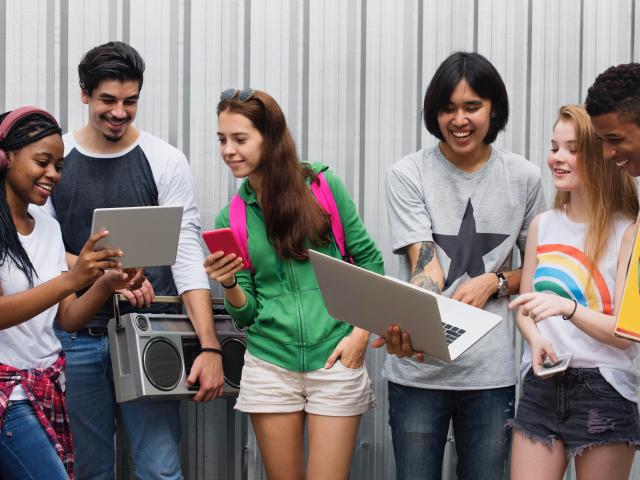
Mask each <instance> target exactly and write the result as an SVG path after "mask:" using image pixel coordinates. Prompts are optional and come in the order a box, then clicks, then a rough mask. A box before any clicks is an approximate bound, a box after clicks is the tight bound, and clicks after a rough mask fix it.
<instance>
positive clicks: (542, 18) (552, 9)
mask: <svg viewBox="0 0 640 480" xmlns="http://www.w3.org/2000/svg"><path fill="white" fill-rule="evenodd" d="M580 8H581V2H580V1H579V0H568V1H566V2H554V1H553V0H551V1H540V2H538V1H534V2H532V12H531V15H532V32H531V45H530V48H531V72H530V75H531V98H532V101H531V105H530V108H531V110H530V111H529V112H528V115H529V122H530V125H531V127H530V132H529V142H530V152H529V160H531V161H532V162H533V163H535V164H537V165H539V166H540V167H541V171H542V178H543V182H544V186H545V193H546V196H547V199H548V201H550V200H551V198H552V195H553V181H552V179H551V175H550V173H549V169H548V168H546V156H547V152H548V149H549V138H550V137H551V129H552V126H553V122H554V121H555V118H556V116H557V112H558V107H559V106H560V105H563V104H565V103H579V102H580V92H578V89H577V86H578V80H579V65H580V56H581V54H582V53H581V52H580V51H579V46H580V23H579V20H580V15H579V14H578V13H577V12H579V11H580Z"/></svg>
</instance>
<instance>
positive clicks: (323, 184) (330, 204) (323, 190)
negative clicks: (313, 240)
mask: <svg viewBox="0 0 640 480" xmlns="http://www.w3.org/2000/svg"><path fill="white" fill-rule="evenodd" d="M317 179H318V182H311V192H312V193H313V196H314V197H315V198H316V200H317V201H318V203H319V204H320V206H321V207H322V208H323V209H324V211H325V212H327V213H328V214H329V217H330V218H331V232H332V233H333V238H334V239H335V241H336V245H338V249H339V250H340V255H342V258H343V259H345V260H348V261H349V263H353V259H352V258H351V257H350V256H349V255H348V254H347V249H346V245H345V238H344V229H343V228H342V220H341V219H340V212H339V211H338V206H337V205H336V201H335V199H334V198H333V192H332V191H331V188H330V187H329V184H328V183H327V179H326V178H325V177H324V174H323V173H319V174H318V176H317Z"/></svg>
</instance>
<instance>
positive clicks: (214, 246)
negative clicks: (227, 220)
mask: <svg viewBox="0 0 640 480" xmlns="http://www.w3.org/2000/svg"><path fill="white" fill-rule="evenodd" d="M202 238H203V240H204V243H205V244H206V245H207V248H208V249H209V252H211V253H213V252H219V251H223V252H224V254H225V255H229V254H230V253H235V254H236V256H237V257H240V258H242V252H241V251H240V247H238V244H237V243H236V239H235V237H234V236H233V233H232V232H231V229H230V228H219V229H217V230H209V231H208V232H203V233H202Z"/></svg>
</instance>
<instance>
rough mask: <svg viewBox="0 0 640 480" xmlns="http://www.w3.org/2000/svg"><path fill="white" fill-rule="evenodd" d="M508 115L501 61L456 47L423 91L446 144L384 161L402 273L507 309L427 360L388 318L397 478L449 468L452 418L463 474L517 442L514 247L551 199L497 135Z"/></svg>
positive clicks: (484, 468)
mask: <svg viewBox="0 0 640 480" xmlns="http://www.w3.org/2000/svg"><path fill="white" fill-rule="evenodd" d="M508 114H509V106H508V97H507V92H506V89H505V86H504V83H503V82H502V79H501V78H500V75H499V74H498V72H497V71H496V70H495V68H494V67H493V65H491V63H489V61H488V60H487V59H485V58H484V57H482V56H481V55H478V54H476V53H463V52H458V53H455V54H453V55H451V56H450V57H449V58H447V59H446V60H445V61H444V62H443V63H442V64H441V65H440V67H439V68H438V70H437V72H436V73H435V75H434V77H433V79H432V80H431V83H430V85H429V87H428V89H427V92H426V95H425V99H424V121H425V125H426V127H427V130H429V132H430V133H432V134H433V135H434V136H436V137H437V138H438V139H439V140H440V143H439V145H437V146H435V147H431V148H423V149H422V150H420V151H418V152H416V153H413V154H410V155H407V156H406V157H404V158H403V159H401V160H400V161H399V162H397V163H395V164H394V165H393V167H392V168H391V169H390V171H389V172H388V176H387V204H388V209H389V221H390V226H391V232H392V233H391V234H392V241H393V250H394V253H396V254H399V255H401V256H402V259H403V262H402V263H403V268H404V269H405V271H404V272H403V273H404V276H403V278H405V279H409V280H410V281H411V283H413V284H415V285H419V286H421V287H423V288H426V289H429V290H432V291H435V292H438V293H442V294H443V295H446V296H447V297H451V298H454V299H456V300H460V301H462V302H464V303H467V304H469V305H473V306H476V307H478V308H483V309H485V310H487V311H489V312H492V313H495V314H497V315H500V316H501V317H502V318H503V319H504V321H502V322H500V324H499V325H498V326H497V327H496V328H494V329H493V330H492V331H491V332H490V333H488V334H487V335H486V336H485V337H484V338H482V339H481V340H480V341H479V342H478V343H476V344H475V345H474V346H473V347H471V348H470V349H469V350H468V351H467V352H465V354H464V355H462V356H461V357H459V358H458V359H457V360H456V361H455V362H454V363H452V364H448V365H441V364H434V363H433V362H429V361H427V362H424V361H421V360H424V356H423V355H422V354H417V355H415V356H414V353H415V352H413V351H412V350H411V349H410V345H409V342H410V338H409V337H408V335H407V334H406V333H403V334H402V335H400V332H399V330H398V327H395V326H394V327H390V329H389V335H388V336H387V350H388V351H389V352H390V353H392V354H393V355H388V356H387V359H386V361H385V366H384V371H383V375H384V377H385V378H386V379H387V380H388V381H389V423H390V425H391V430H392V438H393V447H394V453H395V459H396V473H397V478H398V480H402V479H412V480H416V479H440V478H441V477H442V459H443V454H444V448H445V445H446V441H447V433H448V430H449V423H450V420H452V421H453V428H454V435H455V440H456V443H455V445H456V451H457V454H458V466H457V476H458V479H461V480H464V479H477V478H491V479H500V478H503V476H504V471H505V465H506V460H507V458H508V448H509V443H510V438H509V436H508V435H509V434H508V432H505V429H504V425H505V424H506V422H507V420H508V419H510V418H512V417H513V409H514V397H515V384H516V380H517V379H516V373H517V368H516V365H515V353H514V342H513V339H514V324H513V322H512V321H511V317H510V315H509V311H508V307H507V305H508V297H509V295H510V294H514V293H517V292H518V288H519V283H520V270H514V269H513V267H512V264H513V251H514V247H516V246H517V247H518V249H519V250H520V251H521V252H524V248H525V241H526V237H527V229H528V226H529V223H530V222H531V220H532V219H533V218H534V216H535V215H536V214H537V213H539V212H541V211H543V210H544V199H543V192H542V186H541V179H540V172H539V169H538V168H537V167H536V166H535V165H533V164H532V163H530V162H529V161H527V160H526V159H524V158H523V157H521V156H519V155H516V154H514V153H511V152H509V151H507V150H505V149H502V148H499V147H493V146H492V145H491V143H492V142H493V141H494V140H495V138H496V136H497V134H498V132H499V131H500V130H502V129H503V128H504V127H505V125H506V123H507V119H508ZM391 320H392V319H391ZM390 323H392V322H390ZM383 342H384V341H383V340H378V341H377V342H376V343H375V345H376V346H378V345H381V344H382V343H383ZM416 357H417V358H416Z"/></svg>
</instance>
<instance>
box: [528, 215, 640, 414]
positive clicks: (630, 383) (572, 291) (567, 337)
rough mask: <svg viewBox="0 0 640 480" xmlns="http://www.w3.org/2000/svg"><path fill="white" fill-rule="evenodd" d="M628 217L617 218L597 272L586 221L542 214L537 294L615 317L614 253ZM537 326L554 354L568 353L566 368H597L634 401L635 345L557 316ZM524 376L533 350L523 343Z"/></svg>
mask: <svg viewBox="0 0 640 480" xmlns="http://www.w3.org/2000/svg"><path fill="white" fill-rule="evenodd" d="M631 223H632V222H631V221H630V220H628V219H626V218H623V217H616V218H615V220H613V222H612V225H611V227H610V232H609V235H608V243H607V247H606V250H605V251H603V252H602V253H601V258H600V260H599V261H598V265H597V266H596V267H595V270H593V271H590V267H589V266H590V265H591V263H590V259H589V258H588V257H587V256H586V255H585V253H584V241H585V237H586V233H587V224H584V223H575V222H572V221H571V220H569V218H568V217H567V215H566V214H565V213H564V211H558V210H550V211H548V212H545V213H543V214H542V216H541V217H540V223H539V225H538V247H537V260H538V265H537V267H536V271H535V274H534V278H533V289H534V291H536V292H548V293H555V294H557V295H560V296H563V297H565V298H570V299H573V300H575V301H576V302H578V303H579V304H580V305H582V306H584V307H587V308H591V309H592V310H595V311H597V312H601V313H604V314H606V315H613V311H614V300H615V299H614V296H615V286H616V273H617V268H618V254H619V252H620V245H621V243H622V237H623V235H624V232H625V230H626V229H627V227H629V225H631ZM538 329H539V330H540V333H541V334H542V336H543V337H544V338H546V339H547V340H548V341H549V342H550V343H551V345H553V349H554V350H555V352H556V354H558V355H562V354H566V353H572V354H573V357H572V359H571V363H570V364H569V366H570V367H574V368H580V367H582V368H596V367H597V368H599V370H600V373H601V374H602V376H603V377H604V378H605V379H606V380H607V381H608V382H609V383H610V384H611V386H613V388H615V389H616V390H617V391H618V393H620V395H622V396H623V397H625V398H627V399H629V400H631V401H632V402H636V401H637V393H638V387H640V372H638V369H637V368H635V366H634V364H633V361H634V359H635V357H636V355H637V352H638V349H637V345H636V344H635V343H632V344H631V345H630V346H629V347H628V348H626V349H621V348H616V347H614V346H612V345H607V344H605V343H602V342H599V341H598V340H596V339H595V338H593V337H591V336H590V335H588V334H587V333H585V332H583V331H582V330H580V329H579V328H578V327H576V326H575V325H574V324H573V323H572V322H570V321H567V320H563V319H562V317H561V316H559V315H557V316H553V317H549V318H546V319H545V320H543V321H541V322H539V323H538ZM521 368H522V374H523V375H524V374H526V372H527V371H528V370H529V368H531V350H530V348H529V345H528V344H525V350H524V352H523V355H522V367H521Z"/></svg>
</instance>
